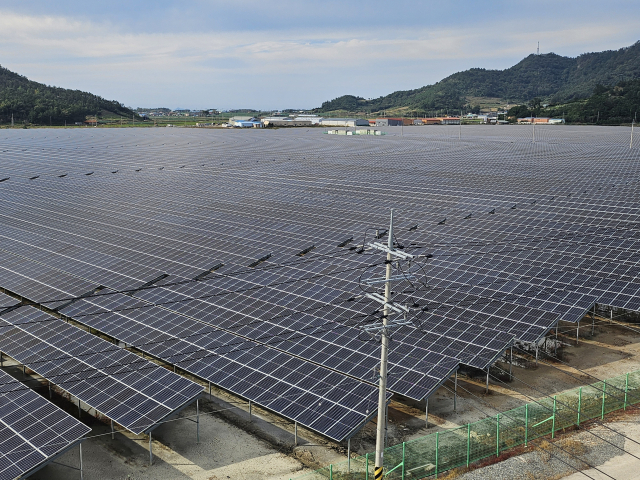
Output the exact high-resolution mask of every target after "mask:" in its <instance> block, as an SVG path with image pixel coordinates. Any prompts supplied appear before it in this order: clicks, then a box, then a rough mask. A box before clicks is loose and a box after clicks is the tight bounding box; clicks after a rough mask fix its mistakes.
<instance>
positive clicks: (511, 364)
mask: <svg viewBox="0 0 640 480" xmlns="http://www.w3.org/2000/svg"><path fill="white" fill-rule="evenodd" d="M512 372H513V345H512V346H511V347H509V379H510V380H513V373H512Z"/></svg>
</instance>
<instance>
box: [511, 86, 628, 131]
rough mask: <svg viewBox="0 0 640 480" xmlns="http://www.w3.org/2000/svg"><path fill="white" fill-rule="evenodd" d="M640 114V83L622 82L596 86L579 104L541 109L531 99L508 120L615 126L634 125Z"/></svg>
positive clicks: (537, 103) (540, 105) (535, 101)
mask: <svg viewBox="0 0 640 480" xmlns="http://www.w3.org/2000/svg"><path fill="white" fill-rule="evenodd" d="M638 110H640V80H626V81H622V82H619V83H618V84H617V85H615V86H612V87H611V86H609V87H605V86H604V85H596V86H595V88H594V89H593V94H592V95H591V96H590V97H588V98H586V99H583V100H575V101H572V102H569V103H564V104H561V105H551V106H548V107H546V108H545V107H543V106H542V103H541V101H540V99H538V98H535V99H533V100H532V101H531V102H529V103H528V104H526V105H520V106H517V107H513V108H511V109H510V110H509V112H508V114H507V115H508V116H509V117H511V118H513V119H515V118H518V117H529V116H535V117H555V118H564V119H565V120H566V121H567V122H569V123H594V124H599V125H619V124H621V123H631V122H632V121H634V120H636V121H637V114H638Z"/></svg>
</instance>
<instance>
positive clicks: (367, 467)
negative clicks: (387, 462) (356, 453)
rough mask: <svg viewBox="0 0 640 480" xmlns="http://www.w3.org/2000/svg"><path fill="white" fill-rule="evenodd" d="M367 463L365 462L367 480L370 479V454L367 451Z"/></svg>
mask: <svg viewBox="0 0 640 480" xmlns="http://www.w3.org/2000/svg"><path fill="white" fill-rule="evenodd" d="M364 458H365V463H364V468H365V472H366V473H365V476H364V478H365V480H369V454H368V453H367V454H366V455H365V456H364Z"/></svg>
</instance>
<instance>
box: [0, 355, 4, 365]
mask: <svg viewBox="0 0 640 480" xmlns="http://www.w3.org/2000/svg"><path fill="white" fill-rule="evenodd" d="M0 367H4V358H3V357H2V352H0Z"/></svg>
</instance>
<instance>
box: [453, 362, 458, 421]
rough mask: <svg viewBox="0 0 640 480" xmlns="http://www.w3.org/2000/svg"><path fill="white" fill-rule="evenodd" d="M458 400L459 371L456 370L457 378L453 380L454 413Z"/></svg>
mask: <svg viewBox="0 0 640 480" xmlns="http://www.w3.org/2000/svg"><path fill="white" fill-rule="evenodd" d="M457 400H458V371H457V370H456V373H455V377H454V378H453V411H454V412H455V411H456V407H457V405H456V404H457Z"/></svg>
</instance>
